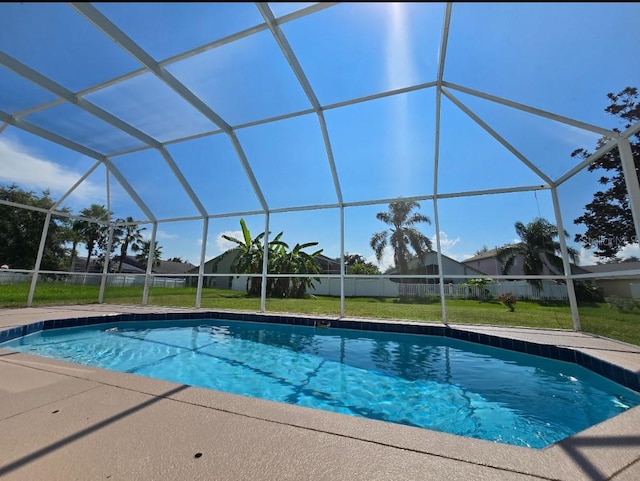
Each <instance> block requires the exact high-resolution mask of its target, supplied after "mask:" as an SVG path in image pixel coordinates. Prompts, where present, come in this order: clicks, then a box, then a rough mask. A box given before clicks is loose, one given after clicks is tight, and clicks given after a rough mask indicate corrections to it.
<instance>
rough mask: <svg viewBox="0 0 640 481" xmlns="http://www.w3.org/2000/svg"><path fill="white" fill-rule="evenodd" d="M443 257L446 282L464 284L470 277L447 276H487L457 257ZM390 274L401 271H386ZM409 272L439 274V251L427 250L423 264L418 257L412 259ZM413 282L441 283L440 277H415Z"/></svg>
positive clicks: (413, 273) (412, 273)
mask: <svg viewBox="0 0 640 481" xmlns="http://www.w3.org/2000/svg"><path fill="white" fill-rule="evenodd" d="M441 257H442V270H443V273H444V283H445V284H464V283H465V282H467V280H468V279H465V278H460V277H447V276H473V277H485V276H486V273H485V272H482V271H480V270H478V269H475V268H474V267H472V266H468V265H465V264H464V263H462V262H458V261H457V260H455V259H452V258H451V257H449V256H446V255H444V254H441ZM386 273H387V274H389V275H394V276H397V275H400V272H399V271H398V270H397V269H391V270H389V271H387V272H386ZM409 274H410V275H433V276H437V275H438V274H439V270H438V253H437V252H434V251H431V252H427V253H426V254H425V256H424V258H423V263H422V265H420V266H419V265H418V261H417V259H415V258H414V259H412V261H411V262H410V263H409ZM411 282H412V283H416V284H420V283H425V282H426V283H427V284H438V283H440V279H439V278H431V279H426V280H425V279H413V280H412V281H411Z"/></svg>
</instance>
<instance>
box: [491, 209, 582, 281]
mask: <svg viewBox="0 0 640 481" xmlns="http://www.w3.org/2000/svg"><path fill="white" fill-rule="evenodd" d="M514 225H515V229H516V234H518V237H520V239H521V242H519V243H516V244H509V245H505V246H503V247H501V248H499V249H498V252H497V258H498V260H499V261H500V262H502V274H504V275H507V274H509V271H510V270H511V268H512V267H513V265H514V262H515V260H516V259H517V258H518V257H519V256H522V259H523V271H524V274H525V275H527V276H537V275H541V274H542V273H543V271H544V268H545V266H546V267H547V269H549V271H551V272H554V273H556V274H560V273H561V272H563V264H562V256H561V251H560V242H558V241H557V240H556V238H557V237H558V235H559V233H558V228H557V227H556V226H555V225H553V224H551V223H550V222H549V221H547V220H546V219H543V218H542V217H538V218H536V219H534V220H533V221H532V222H529V223H528V224H527V225H524V224H523V223H522V222H520V221H518V222H516V223H515V224H514ZM564 235H565V237H568V236H569V234H568V233H567V232H566V231H565V232H564ZM567 250H568V253H569V255H570V257H571V260H573V261H574V263H577V260H578V252H577V251H576V250H575V249H571V248H567ZM527 282H528V283H529V284H531V285H532V286H534V287H536V288H537V289H542V281H541V280H540V279H528V280H527Z"/></svg>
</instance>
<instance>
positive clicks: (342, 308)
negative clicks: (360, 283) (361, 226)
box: [329, 206, 345, 317]
mask: <svg viewBox="0 0 640 481" xmlns="http://www.w3.org/2000/svg"><path fill="white" fill-rule="evenodd" d="M344 269H345V267H344V206H340V317H344V315H345V309H344ZM329 282H331V279H329Z"/></svg>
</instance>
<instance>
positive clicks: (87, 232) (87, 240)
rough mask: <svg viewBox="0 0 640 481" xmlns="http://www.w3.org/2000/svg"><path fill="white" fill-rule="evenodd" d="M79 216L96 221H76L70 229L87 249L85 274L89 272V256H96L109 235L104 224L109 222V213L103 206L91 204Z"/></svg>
mask: <svg viewBox="0 0 640 481" xmlns="http://www.w3.org/2000/svg"><path fill="white" fill-rule="evenodd" d="M80 216H82V217H86V218H87V219H93V220H95V221H96V222H93V221H91V220H84V219H78V220H76V221H75V222H74V223H73V227H72V229H73V230H74V231H75V232H76V233H77V235H78V236H79V237H80V239H82V242H83V243H84V244H85V246H86V248H87V265H86V268H85V272H89V268H90V267H91V256H92V255H94V254H96V255H97V254H98V253H99V250H100V248H101V247H102V246H106V240H107V238H108V235H109V228H108V226H107V225H106V222H107V221H108V220H109V212H108V211H107V209H106V208H105V206H104V205H99V204H91V206H90V207H87V208H84V209H82V210H81V211H80Z"/></svg>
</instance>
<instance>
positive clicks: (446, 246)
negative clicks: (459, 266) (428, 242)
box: [432, 231, 460, 258]
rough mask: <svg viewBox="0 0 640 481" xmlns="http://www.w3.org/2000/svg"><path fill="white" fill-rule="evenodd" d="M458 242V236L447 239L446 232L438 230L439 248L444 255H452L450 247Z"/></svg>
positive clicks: (434, 246)
mask: <svg viewBox="0 0 640 481" xmlns="http://www.w3.org/2000/svg"><path fill="white" fill-rule="evenodd" d="M435 240H436V239H435V237H434V238H433V239H432V241H433V250H436V247H437V246H436V243H435ZM458 242H460V237H456V238H455V239H449V237H448V236H447V233H446V232H444V231H440V250H441V251H442V253H443V254H444V255H447V256H449V257H453V256H454V254H451V249H453V247H454V246H455V245H456V244H457V243H458ZM454 258H455V257H454Z"/></svg>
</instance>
